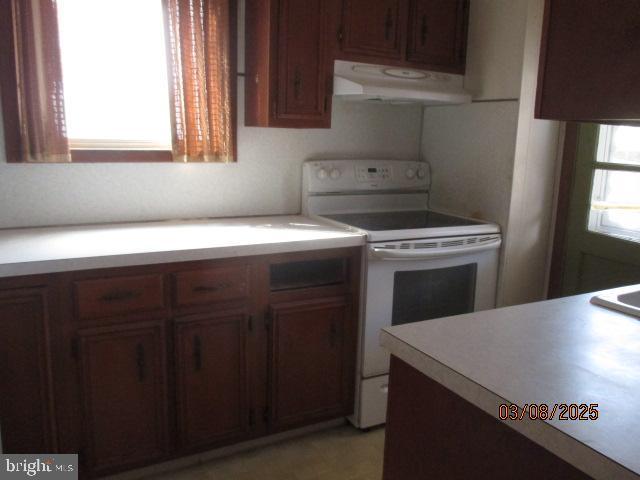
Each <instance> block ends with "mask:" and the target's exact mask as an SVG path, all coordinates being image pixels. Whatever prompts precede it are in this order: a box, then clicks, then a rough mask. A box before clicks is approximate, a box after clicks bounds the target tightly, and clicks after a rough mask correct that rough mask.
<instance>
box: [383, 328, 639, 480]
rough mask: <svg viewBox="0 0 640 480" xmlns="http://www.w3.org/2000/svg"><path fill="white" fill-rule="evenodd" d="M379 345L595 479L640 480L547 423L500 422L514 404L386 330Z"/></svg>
mask: <svg viewBox="0 0 640 480" xmlns="http://www.w3.org/2000/svg"><path fill="white" fill-rule="evenodd" d="M380 345H381V346H383V347H384V348H386V349H387V350H388V351H389V352H390V353H391V354H392V355H394V356H396V357H398V358H399V359H401V360H402V361H404V362H406V363H407V364H409V365H411V366H412V367H413V368H415V369H416V370H418V371H419V372H421V373H422V374H424V375H426V376H427V377H429V378H431V379H433V380H435V381H436V382H438V383H439V384H441V385H443V386H444V387H446V388H448V389H449V390H451V391H452V392H454V393H455V394H456V395H458V396H460V397H462V398H464V399H465V400H467V401H468V402H470V403H471V404H473V405H475V406H476V407H478V408H480V409H481V410H483V411H484V412H486V413H488V414H489V415H491V416H492V417H494V418H496V419H498V420H499V421H500V422H502V423H503V424H505V425H507V426H509V427H510V428H513V429H514V430H516V431H517V432H519V433H520V434H522V435H524V436H525V437H527V438H528V439H530V440H532V441H533V442H535V443H537V444H538V445H540V446H542V447H543V448H545V449H547V450H548V451H550V452H552V453H553V454H555V455H557V456H558V457H560V458H561V459H563V460H564V461H566V462H567V463H569V464H571V465H573V466H574V467H576V468H577V469H579V470H581V471H583V472H585V473H586V474H588V475H590V476H592V477H593V478H594V479H597V480H608V479H610V478H618V479H621V480H626V479H630V480H638V478H640V476H638V475H637V474H636V473H634V472H632V471H631V470H629V469H627V468H625V467H624V466H622V465H621V464H619V463H617V462H616V461H614V460H612V459H611V458H609V457H607V456H605V455H603V454H602V453H600V452H597V451H596V450H594V449H592V448H590V447H588V446H587V445H585V444H584V443H582V442H580V441H579V440H576V439H575V438H573V437H571V436H570V435H568V434H566V433H564V432H562V431H561V430H558V429H557V428H555V427H554V426H553V425H551V424H549V423H547V422H544V421H538V420H535V421H534V420H530V419H528V418H525V419H523V420H521V421H519V420H518V421H508V420H500V418H499V417H498V414H497V413H498V408H499V405H500V404H502V403H512V402H510V401H509V400H508V399H506V398H502V397H501V396H499V395H497V394H495V393H494V392H492V391H490V390H488V389H487V388H485V387H483V386H482V385H480V384H478V383H476V382H475V381H474V380H472V379H470V378H468V377H465V376H464V375H462V374H461V373H459V372H457V371H455V370H453V369H452V368H450V367H448V366H446V365H445V364H443V363H441V362H440V361H438V360H436V359H435V358H433V357H431V356H429V355H428V354H426V353H424V352H422V351H420V350H417V349H416V348H414V347H412V346H411V345H409V344H408V343H406V342H405V341H403V340H401V339H400V338H398V337H396V336H394V335H393V334H391V333H390V332H387V331H385V330H384V329H383V330H382V331H381V332H380Z"/></svg>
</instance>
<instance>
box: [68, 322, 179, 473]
mask: <svg viewBox="0 0 640 480" xmlns="http://www.w3.org/2000/svg"><path fill="white" fill-rule="evenodd" d="M79 335H80V343H79V357H80V370H81V375H82V397H83V410H84V412H83V413H84V415H83V422H84V430H85V442H84V444H85V446H86V448H88V451H87V452H86V457H87V459H88V463H89V465H88V467H89V468H90V470H92V471H93V472H100V471H104V470H109V469H111V468H119V467H124V466H127V465H135V464H141V463H146V462H149V461H151V460H154V459H157V458H159V457H161V456H162V455H163V454H164V453H165V452H166V432H167V430H166V422H167V408H166V406H167V404H166V395H167V394H166V383H165V382H166V380H165V340H164V330H163V326H162V322H145V323H136V324H133V325H131V326H117V327H107V328H96V329H91V330H85V331H82V332H80V334H79Z"/></svg>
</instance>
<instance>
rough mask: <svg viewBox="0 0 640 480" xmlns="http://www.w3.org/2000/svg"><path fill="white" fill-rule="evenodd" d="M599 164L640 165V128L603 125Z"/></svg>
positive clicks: (599, 144)
mask: <svg viewBox="0 0 640 480" xmlns="http://www.w3.org/2000/svg"><path fill="white" fill-rule="evenodd" d="M597 159H598V162H604V163H621V164H626V165H640V127H626V126H612V125H602V126H601V127H600V135H599V139H598V158H597Z"/></svg>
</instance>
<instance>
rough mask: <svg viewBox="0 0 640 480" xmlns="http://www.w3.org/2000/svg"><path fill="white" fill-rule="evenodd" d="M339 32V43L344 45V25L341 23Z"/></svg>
mask: <svg viewBox="0 0 640 480" xmlns="http://www.w3.org/2000/svg"><path fill="white" fill-rule="evenodd" d="M337 34H338V43H339V44H340V45H342V39H343V38H344V34H343V27H342V25H340V27H339V28H338V32H337Z"/></svg>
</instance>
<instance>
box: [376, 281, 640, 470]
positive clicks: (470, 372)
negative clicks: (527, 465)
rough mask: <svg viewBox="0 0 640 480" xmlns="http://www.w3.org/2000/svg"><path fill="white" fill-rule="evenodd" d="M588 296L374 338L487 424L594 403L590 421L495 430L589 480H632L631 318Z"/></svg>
mask: <svg viewBox="0 0 640 480" xmlns="http://www.w3.org/2000/svg"><path fill="white" fill-rule="evenodd" d="M639 287H640V286H639ZM593 295H594V294H585V295H578V296H573V297H566V298H561V299H556V300H550V301H544V302H538V303H531V304H526V305H519V306H514V307H507V308H500V309H497V310H488V311H483V312H475V313H470V314H465V315H459V316H455V317H447V318H441V319H436V320H428V321H424V322H417V323H411V324H407V325H401V326H396V327H390V328H386V329H384V330H383V331H382V333H381V336H380V340H381V344H382V345H383V346H384V347H386V348H387V349H388V350H389V351H390V352H391V354H393V355H395V356H396V357H398V358H400V359H401V360H403V361H404V362H406V363H408V364H409V365H411V366H413V367H414V368H416V369H417V370H419V371H420V372H422V373H423V374H425V375H427V376H428V377H430V378H432V379H433V380H435V381H437V382H438V383H440V384H441V385H443V386H445V387H446V388H448V389H449V390H451V391H453V392H454V393H456V394H457V395H459V396H461V397H463V398H464V399H466V400H467V401H469V402H470V403H472V404H473V405H475V406H477V407H479V408H481V409H482V410H484V411H485V412H487V413H488V414H490V415H492V416H494V417H495V418H499V406H500V404H505V403H506V404H515V405H518V406H519V407H520V408H521V409H522V408H523V407H524V406H525V405H531V404H538V405H540V404H546V405H549V407H550V409H549V411H550V412H551V410H552V408H553V405H555V404H587V405H590V404H597V410H598V418H597V420H582V421H580V420H560V419H559V412H556V414H555V418H554V419H553V420H550V419H549V420H546V421H542V420H531V419H530V418H529V416H528V415H525V416H524V418H523V420H505V421H504V423H506V424H507V425H509V426H510V427H511V428H513V429H515V430H516V431H518V432H520V433H521V434H522V435H524V436H526V437H528V438H529V439H531V440H533V441H534V442H536V443H538V444H539V445H541V446H543V447H544V448H546V449H547V450H549V451H550V452H552V453H554V454H555V455H557V456H558V457H560V458H562V459H563V460H565V461H566V462H568V463H570V464H572V465H574V466H575V467H577V468H578V469H580V470H582V471H583V472H585V473H587V474H588V475H590V476H592V477H593V478H596V479H611V478H616V479H638V478H640V321H639V320H638V319H637V318H635V317H632V316H628V315H625V314H622V313H617V312H615V311H612V310H608V309H606V308H603V307H600V306H596V305H592V304H591V303H590V302H589V301H590V299H591V297H592V296H593ZM427 414H429V413H428V412H425V415H427Z"/></svg>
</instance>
